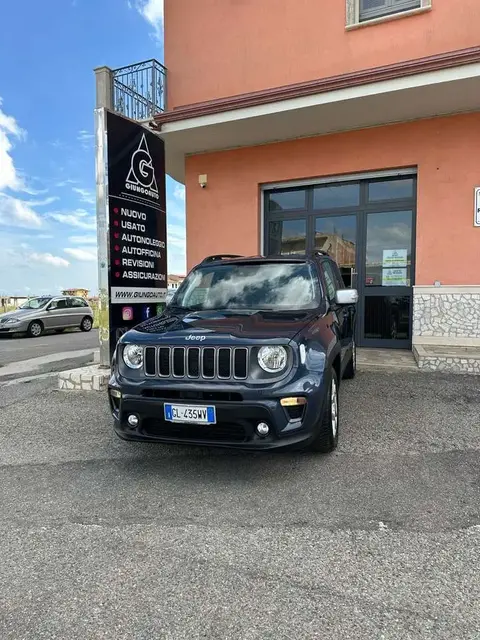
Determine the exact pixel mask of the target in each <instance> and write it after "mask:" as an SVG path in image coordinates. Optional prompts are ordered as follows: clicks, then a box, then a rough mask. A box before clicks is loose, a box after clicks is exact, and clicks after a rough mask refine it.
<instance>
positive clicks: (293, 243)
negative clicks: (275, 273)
mask: <svg viewBox="0 0 480 640" xmlns="http://www.w3.org/2000/svg"><path fill="white" fill-rule="evenodd" d="M268 237H269V252H270V253H272V254H274V255H282V254H289V253H290V254H292V253H293V254H295V253H297V254H298V253H305V251H306V248H307V221H306V220H305V218H303V219H302V218H297V219H294V220H278V221H275V222H273V221H272V222H270V225H269V230H268Z"/></svg>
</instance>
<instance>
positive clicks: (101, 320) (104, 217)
mask: <svg viewBox="0 0 480 640" xmlns="http://www.w3.org/2000/svg"><path fill="white" fill-rule="evenodd" d="M106 122H107V114H106V109H105V108H103V107H101V108H97V109H95V181H96V193H97V247H98V313H97V316H98V335H99V340H100V367H104V368H109V367H110V362H111V359H110V313H109V311H110V305H109V219H108V161H107V158H108V150H107V130H106Z"/></svg>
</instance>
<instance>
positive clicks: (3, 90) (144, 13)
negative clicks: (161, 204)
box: [0, 0, 185, 295]
mask: <svg viewBox="0 0 480 640" xmlns="http://www.w3.org/2000/svg"><path fill="white" fill-rule="evenodd" d="M2 24H3V28H2V36H1V38H0V101H1V102H0V294H17V295H18V294H26V293H30V294H39V293H56V292H57V291H58V290H59V289H62V288H67V287H86V288H88V289H90V290H91V291H92V292H96V291H97V264H96V230H95V205H94V198H95V193H94V187H95V183H94V181H95V175H94V138H93V109H94V102H95V82H94V73H93V69H94V67H97V66H101V65H107V66H109V67H111V68H116V67H121V66H124V65H128V64H132V63H135V62H139V61H142V60H146V59H149V58H157V59H158V60H160V61H162V60H163V48H162V26H163V0H47V1H44V2H38V0H26V2H9V3H6V5H5V6H4V7H3V8H2ZM7 25H9V26H8V28H6V27H7ZM167 215H168V239H169V245H168V246H169V255H168V259H169V271H170V272H171V273H184V272H185V224H184V222H185V194H184V189H183V186H181V185H179V184H177V183H175V182H174V181H173V180H171V179H170V178H168V179H167Z"/></svg>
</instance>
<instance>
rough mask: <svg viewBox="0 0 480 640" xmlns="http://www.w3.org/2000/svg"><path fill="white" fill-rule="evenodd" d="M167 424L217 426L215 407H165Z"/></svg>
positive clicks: (168, 405) (176, 405) (175, 405)
mask: <svg viewBox="0 0 480 640" xmlns="http://www.w3.org/2000/svg"><path fill="white" fill-rule="evenodd" d="M164 413H165V420H167V422H189V423H190V424H215V423H216V421H217V418H216V415H215V407H198V406H197V407H195V406H189V405H184V404H166V405H164Z"/></svg>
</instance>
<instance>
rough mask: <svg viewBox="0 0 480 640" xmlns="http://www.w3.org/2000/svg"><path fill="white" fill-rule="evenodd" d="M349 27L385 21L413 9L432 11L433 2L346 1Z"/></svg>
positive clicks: (392, 0)
mask: <svg viewBox="0 0 480 640" xmlns="http://www.w3.org/2000/svg"><path fill="white" fill-rule="evenodd" d="M346 5H347V27H354V26H355V25H360V24H361V23H364V22H368V21H370V20H378V19H381V18H384V19H385V20H388V19H391V18H392V17H396V16H398V14H402V13H405V12H408V11H411V10H413V9H424V10H428V9H431V6H432V0H346Z"/></svg>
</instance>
